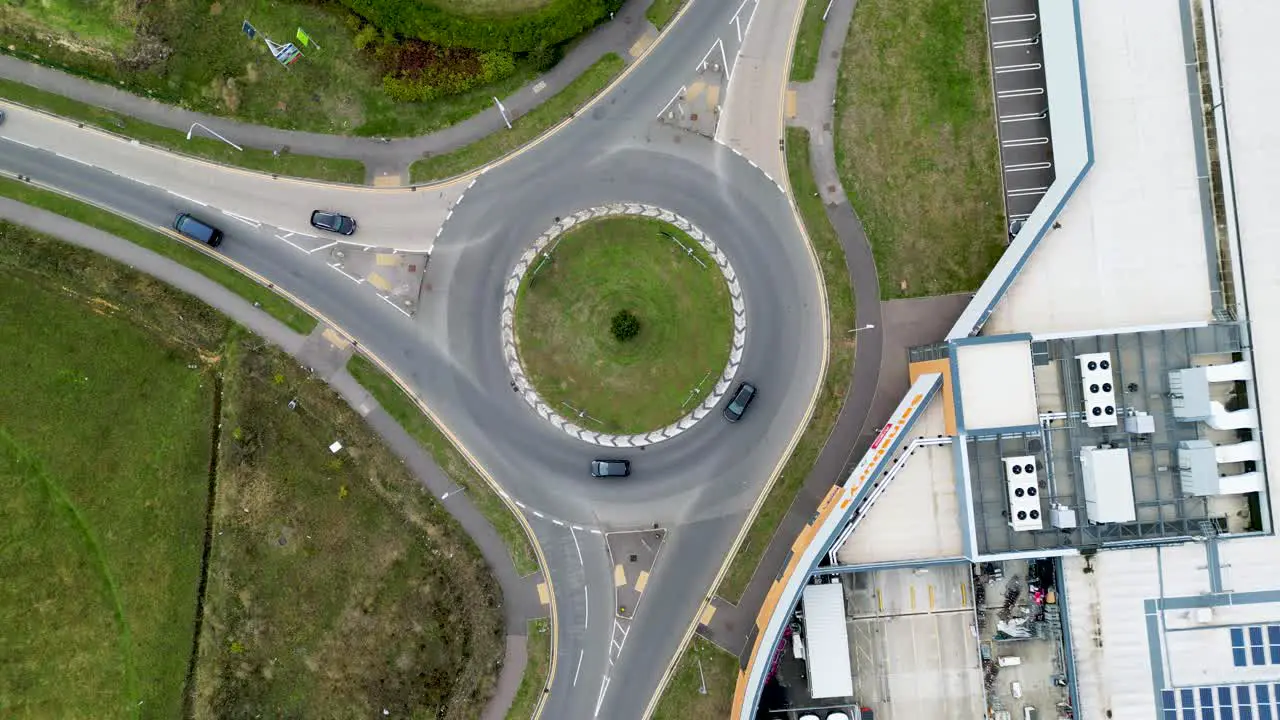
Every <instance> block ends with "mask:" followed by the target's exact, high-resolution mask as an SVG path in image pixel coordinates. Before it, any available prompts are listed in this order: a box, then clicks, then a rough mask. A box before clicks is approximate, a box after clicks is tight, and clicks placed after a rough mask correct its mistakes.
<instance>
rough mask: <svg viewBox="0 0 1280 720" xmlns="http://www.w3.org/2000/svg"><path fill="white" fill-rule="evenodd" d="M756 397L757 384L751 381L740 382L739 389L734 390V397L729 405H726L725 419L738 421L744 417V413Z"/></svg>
mask: <svg viewBox="0 0 1280 720" xmlns="http://www.w3.org/2000/svg"><path fill="white" fill-rule="evenodd" d="M755 397H756V386H755V385H752V384H751V383H749V382H744V383H739V384H738V389H737V390H734V391H733V399H732V400H730V401H729V404H728V405H725V406H724V419H725V420H728V421H729V422H738V421H739V420H741V419H742V413H744V412H746V411H747V406H748V405H750V404H751V401H752V400H754V399H755Z"/></svg>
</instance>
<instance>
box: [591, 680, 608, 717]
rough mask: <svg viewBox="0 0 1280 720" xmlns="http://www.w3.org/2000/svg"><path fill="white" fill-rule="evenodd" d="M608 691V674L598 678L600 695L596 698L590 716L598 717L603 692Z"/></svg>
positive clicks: (602, 702)
mask: <svg viewBox="0 0 1280 720" xmlns="http://www.w3.org/2000/svg"><path fill="white" fill-rule="evenodd" d="M607 692H609V676H608V675H605V676H604V678H603V679H601V680H600V695H599V697H597V698H596V711H595V713H594V714H593V715H592V717H600V706H601V705H603V704H604V694H605V693H607Z"/></svg>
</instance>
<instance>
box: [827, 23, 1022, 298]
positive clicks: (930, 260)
mask: <svg viewBox="0 0 1280 720" xmlns="http://www.w3.org/2000/svg"><path fill="white" fill-rule="evenodd" d="M984 18H985V15H984V11H983V5H982V0H867V1H866V2H859V3H858V5H857V7H856V8H855V9H854V13H853V23H852V25H851V26H850V28H849V36H848V39H847V40H846V41H845V46H844V56H843V58H842V60H841V64H840V82H839V86H838V89H837V91H836V117H837V128H836V159H837V163H838V165H839V171H840V180H841V182H842V183H843V184H844V187H845V190H846V191H847V192H848V194H849V200H850V202H852V203H853V206H854V208H855V209H856V210H857V212H858V215H859V216H860V217H861V219H862V223H863V225H864V226H865V228H866V231H867V237H868V238H869V239H870V241H871V246H872V249H873V250H874V251H875V257H876V266H877V267H878V268H879V272H880V288H881V293H882V295H883V296H884V297H885V298H886V299H889V298H896V297H910V296H918V295H943V294H946V293H953V292H962V291H969V290H973V289H975V288H977V287H978V286H979V285H980V284H981V283H982V280H983V279H984V278H986V276H987V273H988V272H989V271H990V270H991V268H992V266H993V265H995V262H996V260H997V259H999V257H1000V254H1001V252H1002V251H1003V249H1004V246H1005V240H1006V235H1005V230H1004V227H1005V224H1004V216H1003V205H1002V202H1001V195H1000V193H1001V188H1000V177H999V174H998V173H999V172H1000V160H999V156H998V153H997V151H996V129H995V122H994V119H993V115H992V112H993V111H992V98H991V84H990V74H989V70H988V61H987V46H986V39H987V35H986V30H985V25H984V23H985V19H984Z"/></svg>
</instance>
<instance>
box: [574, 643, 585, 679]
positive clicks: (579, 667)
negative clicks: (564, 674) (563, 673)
mask: <svg viewBox="0 0 1280 720" xmlns="http://www.w3.org/2000/svg"><path fill="white" fill-rule="evenodd" d="M582 653H583V650H582V649H579V650H578V669H577V670H574V671H573V686H574V687H578V673H580V672H582Z"/></svg>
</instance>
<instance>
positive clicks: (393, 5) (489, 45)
mask: <svg viewBox="0 0 1280 720" xmlns="http://www.w3.org/2000/svg"><path fill="white" fill-rule="evenodd" d="M342 3H343V4H344V5H346V6H347V7H348V8H349V9H350V10H352V11H353V12H356V13H358V14H359V15H361V16H362V17H364V18H365V19H366V20H368V21H369V22H371V23H373V24H374V25H377V26H378V27H380V28H383V29H385V30H391V31H394V32H396V33H397V34H400V35H404V36H406V37H415V38H419V39H422V40H425V41H427V42H431V43H435V44H436V45H440V46H442V47H448V48H471V49H475V50H506V51H508V52H531V51H532V50H534V49H535V48H537V47H538V46H540V45H546V46H554V45H559V44H561V43H563V42H565V41H566V40H569V39H570V38H574V37H577V36H578V35H581V34H582V33H584V32H586V31H587V30H590V29H591V28H593V27H595V26H596V25H597V24H599V23H600V22H601V21H603V20H607V19H608V18H609V14H610V13H612V12H617V10H618V9H619V8H620V7H622V0H551V2H549V3H547V4H546V5H545V6H543V7H542V8H539V9H538V10H534V11H531V12H527V13H520V14H518V15H508V16H501V15H497V16H468V15H457V14H454V13H451V12H448V11H445V10H442V9H440V8H438V7H434V6H432V5H431V4H430V3H427V2H422V0H342Z"/></svg>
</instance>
